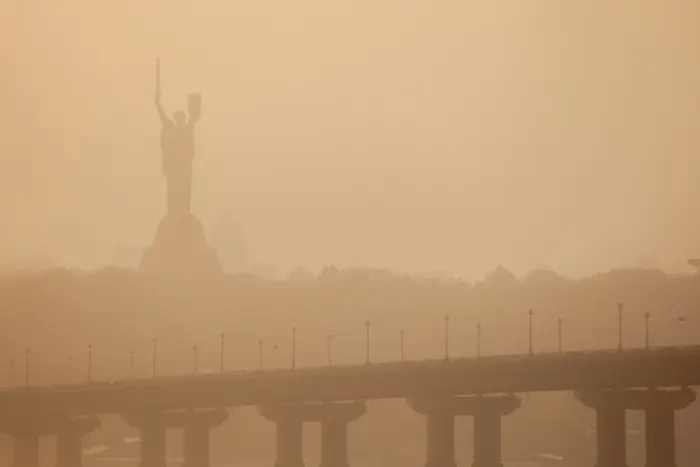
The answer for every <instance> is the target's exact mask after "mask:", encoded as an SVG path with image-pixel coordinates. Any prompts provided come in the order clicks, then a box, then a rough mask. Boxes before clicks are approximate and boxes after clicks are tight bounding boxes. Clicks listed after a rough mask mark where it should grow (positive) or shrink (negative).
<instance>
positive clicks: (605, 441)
mask: <svg viewBox="0 0 700 467" xmlns="http://www.w3.org/2000/svg"><path fill="white" fill-rule="evenodd" d="M577 397H578V398H579V400H580V401H581V402H583V403H584V404H585V405H587V406H588V407H591V408H593V409H595V410H596V411H597V431H598V433H597V435H598V436H597V437H598V439H597V441H598V465H597V467H625V466H626V465H627V459H626V428H625V410H643V411H645V413H646V458H647V467H675V466H676V445H675V443H676V440H675V426H674V425H675V412H676V411H677V410H680V409H683V408H685V407H687V406H688V405H690V404H691V403H692V402H693V401H694V400H695V393H694V392H692V391H691V390H689V389H688V388H684V389H681V390H663V391H662V390H658V389H643V390H633V389H629V390H601V391H588V392H585V393H579V394H578V395H577Z"/></svg>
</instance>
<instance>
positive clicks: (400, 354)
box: [399, 329, 406, 362]
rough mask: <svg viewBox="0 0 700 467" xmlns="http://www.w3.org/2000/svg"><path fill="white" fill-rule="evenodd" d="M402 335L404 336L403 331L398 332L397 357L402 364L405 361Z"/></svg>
mask: <svg viewBox="0 0 700 467" xmlns="http://www.w3.org/2000/svg"><path fill="white" fill-rule="evenodd" d="M404 334H406V330H405V329H401V330H399V356H400V358H401V361H402V362H403V361H404V359H405V354H404V347H403V341H404Z"/></svg>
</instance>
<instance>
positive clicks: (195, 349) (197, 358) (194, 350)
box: [192, 344, 199, 375]
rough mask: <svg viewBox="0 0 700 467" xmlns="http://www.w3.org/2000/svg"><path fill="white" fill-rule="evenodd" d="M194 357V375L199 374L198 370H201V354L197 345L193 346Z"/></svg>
mask: <svg viewBox="0 0 700 467" xmlns="http://www.w3.org/2000/svg"><path fill="white" fill-rule="evenodd" d="M192 357H193V362H194V368H193V370H194V374H195V375H196V374H197V370H198V369H199V368H198V367H199V352H198V349H197V344H195V345H193V346H192Z"/></svg>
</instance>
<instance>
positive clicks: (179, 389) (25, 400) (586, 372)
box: [0, 346, 700, 467]
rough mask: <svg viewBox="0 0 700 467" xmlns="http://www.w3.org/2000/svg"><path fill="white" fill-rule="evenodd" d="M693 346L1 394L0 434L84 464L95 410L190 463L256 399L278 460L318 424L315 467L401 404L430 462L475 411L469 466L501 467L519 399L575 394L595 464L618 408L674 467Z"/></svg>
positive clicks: (613, 445)
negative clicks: (179, 441) (53, 447)
mask: <svg viewBox="0 0 700 467" xmlns="http://www.w3.org/2000/svg"><path fill="white" fill-rule="evenodd" d="M693 386H700V346H691V347H666V348H657V349H637V350H624V351H618V350H609V351H607V350H601V351H590V352H565V353H543V354H534V355H531V354H526V355H504V356H488V357H486V356H485V357H480V358H461V359H436V360H424V361H401V362H391V363H380V364H363V365H349V366H327V367H317V368H294V369H284V370H259V371H251V372H222V373H219V374H204V375H188V376H169V377H154V378H141V379H131V380H122V381H109V382H92V383H82V384H64V385H54V386H29V387H19V388H10V389H7V390H4V391H0V414H1V415H0V430H3V431H4V432H6V433H8V434H10V435H11V436H13V437H14V440H15V443H14V465H15V466H16V467H37V466H38V440H39V437H40V436H46V435H55V436H57V459H58V467H69V466H70V467H76V466H79V465H81V462H82V448H81V442H82V441H81V440H82V436H83V435H85V434H86V433H89V432H90V431H92V430H94V429H96V428H98V427H99V420H98V418H97V416H98V415H100V414H120V415H121V416H122V417H123V418H124V420H125V421H126V422H127V423H129V424H130V425H132V426H134V427H136V428H138V429H139V430H141V455H142V461H143V465H144V467H164V466H165V432H166V430H167V429H168V428H182V429H183V431H184V446H185V465H186V467H208V465H209V434H210V431H211V430H212V429H214V428H215V427H216V426H218V425H219V424H220V423H222V422H223V421H224V420H225V419H226V418H227V416H228V414H227V412H226V410H225V409H226V408H229V407H240V406H257V407H259V411H260V413H261V415H262V416H264V417H265V418H267V419H268V420H270V421H271V422H273V423H276V424H277V464H276V465H277V467H302V466H303V457H302V451H301V446H302V430H301V427H302V424H303V423H310V422H315V423H321V426H322V442H321V450H322V453H321V457H322V462H321V466H322V467H346V466H347V465H348V453H347V425H348V424H349V423H351V422H352V421H353V420H356V419H357V418H359V417H361V416H362V415H363V414H364V412H365V410H366V406H365V402H366V401H369V400H378V399H397V398H400V399H405V400H406V401H407V403H408V406H409V407H410V408H411V409H412V410H415V411H417V412H419V413H421V414H423V415H424V416H425V419H426V423H427V438H426V443H427V457H428V459H427V463H426V465H427V466H428V467H454V466H455V461H454V419H455V417H456V416H472V417H474V436H475V440H474V441H475V443H474V446H475V453H474V457H475V458H474V464H473V465H474V466H475V467H500V466H501V465H502V461H501V419H502V417H504V416H507V415H508V414H509V413H511V412H513V411H515V410H517V408H518V407H519V406H520V404H521V398H520V397H518V396H517V394H522V393H529V392H538V391H573V392H575V393H576V395H577V397H578V399H579V400H580V401H581V402H582V403H583V404H585V405H586V406H588V407H590V408H592V409H594V410H596V412H597V424H598V425H597V430H596V431H597V443H598V452H597V457H598V462H597V467H624V466H626V450H625V411H626V410H642V411H645V413H646V422H647V430H646V437H647V439H646V449H647V467H675V465H676V464H675V433H674V415H675V412H676V411H677V410H681V409H683V408H685V407H687V406H688V405H690V404H691V403H692V402H693V401H694V400H695V393H694V392H693V391H691V389H690V387H693Z"/></svg>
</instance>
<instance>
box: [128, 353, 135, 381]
mask: <svg viewBox="0 0 700 467" xmlns="http://www.w3.org/2000/svg"><path fill="white" fill-rule="evenodd" d="M134 357H136V354H135V353H134V351H133V350H131V351H130V352H129V377H130V378H133V377H134Z"/></svg>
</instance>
